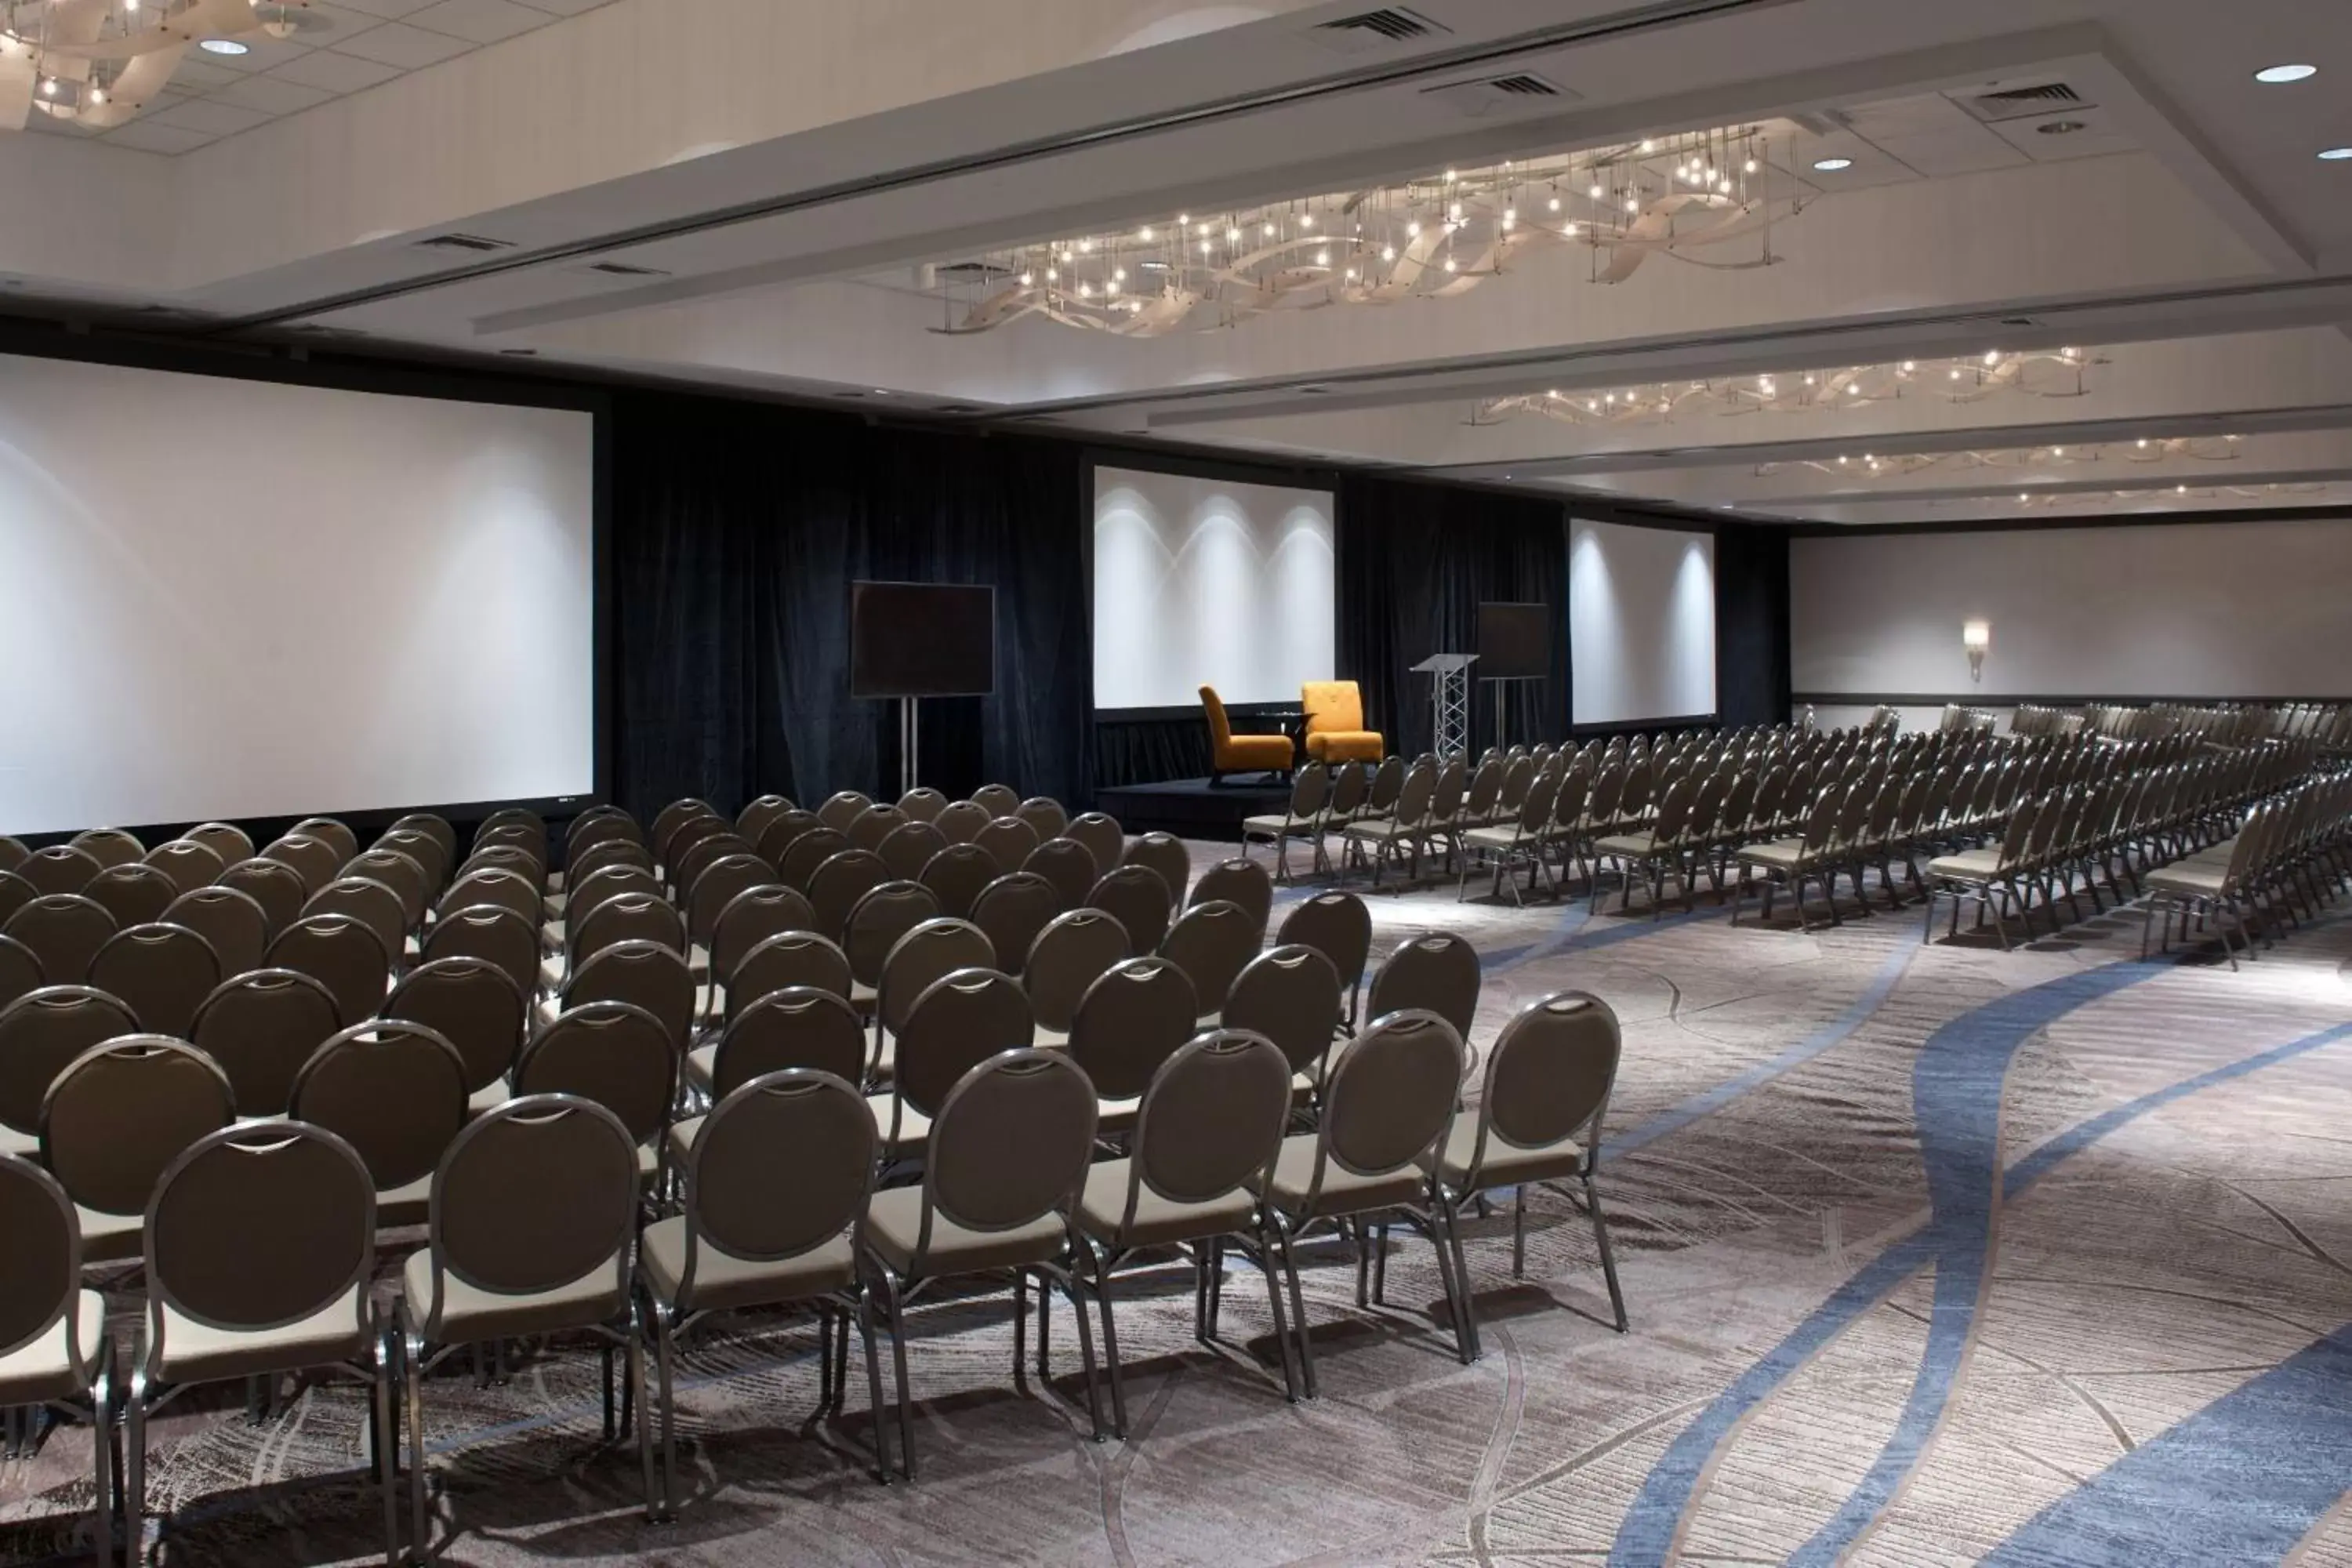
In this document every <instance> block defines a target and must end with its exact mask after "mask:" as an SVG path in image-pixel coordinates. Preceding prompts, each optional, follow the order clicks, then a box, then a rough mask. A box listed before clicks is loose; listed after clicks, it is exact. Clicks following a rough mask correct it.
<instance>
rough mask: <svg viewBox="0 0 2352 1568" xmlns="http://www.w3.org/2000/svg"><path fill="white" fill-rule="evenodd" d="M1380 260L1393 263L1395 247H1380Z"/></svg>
mask: <svg viewBox="0 0 2352 1568" xmlns="http://www.w3.org/2000/svg"><path fill="white" fill-rule="evenodd" d="M1395 259H1396V247H1395V246H1393V245H1383V246H1381V260H1382V261H1394V260H1395Z"/></svg>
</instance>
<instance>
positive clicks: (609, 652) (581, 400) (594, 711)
mask: <svg viewBox="0 0 2352 1568" xmlns="http://www.w3.org/2000/svg"><path fill="white" fill-rule="evenodd" d="M281 353H282V354H283V355H284V356H285V357H280V355H281ZM0 356H8V357H14V358H18V359H37V360H54V361H58V362H62V363H73V364H89V365H102V366H108V367H111V368H114V369H118V370H135V371H157V372H162V373H165V374H176V375H201V376H211V377H213V378H215V379H217V380H221V381H232V382H238V381H251V382H267V383H271V384H277V385H280V386H292V387H308V388H315V389H317V390H319V391H322V392H356V393H366V394H372V395H376V396H383V397H415V398H423V399H427V400H430V401H433V402H437V403H460V404H478V405H487V406H490V407H500V408H541V409H551V410H555V411H558V412H564V413H575V414H585V415H587V416H589V420H590V434H589V448H590V454H591V462H592V465H593V471H592V474H591V477H590V481H589V493H590V498H591V500H590V510H589V525H588V526H589V533H588V551H589V583H590V592H589V638H590V647H591V650H592V652H591V655H590V662H591V666H592V668H591V670H590V699H589V701H590V709H589V714H590V717H589V727H590V740H589V754H590V760H591V770H590V771H591V775H592V780H591V786H590V789H589V790H588V792H587V793H586V794H584V795H541V796H530V797H512V798H505V799H498V800H476V801H414V802H409V803H406V804H404V805H398V806H357V807H354V806H342V805H337V804H335V803H331V802H320V803H319V804H318V805H313V806H311V807H310V808H309V809H308V811H307V812H305V813H304V814H303V815H307V816H335V817H339V818H341V820H343V821H344V822H347V823H349V824H350V825H351V826H352V830H353V831H354V832H356V833H358V834H360V835H361V836H362V837H367V836H368V835H369V834H371V833H373V832H380V831H381V830H382V829H383V827H385V826H389V825H390V824H391V823H392V822H393V821H394V820H395V819H396V818H398V817H400V816H404V815H406V814H407V813H410V812H420V811H425V812H433V813H435V814H436V815H438V816H444V817H446V818H447V819H448V820H449V821H450V822H451V823H453V824H456V825H459V826H463V825H465V824H467V823H472V822H478V821H480V820H481V819H482V818H484V817H486V816H489V815H490V814H491V813H492V812H494V811H499V810H503V809H505V808H507V807H509V806H520V807H523V808H525V809H527V810H530V811H534V812H537V813H539V814H540V815H541V816H545V817H549V818H551V819H554V818H562V817H568V816H576V815H578V814H579V813H580V812H582V811H584V810H587V809H588V808H589V807H591V806H593V805H602V804H604V802H606V801H608V800H610V799H611V798H612V793H613V771H614V770H613V762H614V742H615V739H616V737H615V734H614V702H615V689H616V679H615V671H614V651H615V650H614V636H613V631H614V614H613V571H612V558H613V530H612V516H613V430H614V419H613V403H614V399H613V395H612V394H610V393H608V392H605V391H604V390H602V389H600V388H596V387H592V386H586V385H576V384H567V383H563V382H557V381H549V380H542V379H539V378H534V377H526V376H520V375H512V374H499V373H498V372H495V371H483V372H466V371H455V370H451V371H439V370H427V369H421V368H414V367H410V366H404V365H398V364H391V363H377V362H374V361H370V360H362V359H319V360H314V359H311V358H310V357H309V354H308V351H306V350H303V349H300V348H294V349H287V350H282V351H275V352H269V353H260V352H257V351H255V350H253V349H250V348H244V349H217V348H209V347H204V346H198V345H194V344H186V343H158V342H128V341H124V340H121V339H117V338H109V337H104V336H100V335H97V334H91V335H89V336H84V337H79V338H76V339H75V340H73V341H72V342H58V339H57V337H56V336H55V335H54V334H53V333H42V332H35V331H30V330H28V329H27V328H26V327H25V326H23V325H20V324H10V325H7V326H0ZM224 820H227V821H232V822H236V823H239V824H245V825H251V828H252V830H253V831H254V832H255V840H256V843H257V844H258V843H261V842H265V841H266V840H265V839H263V838H262V837H261V835H262V834H263V833H268V836H269V837H276V836H277V835H278V833H280V832H282V831H283V830H284V829H285V828H286V827H287V826H291V825H292V824H293V823H295V822H297V821H299V820H300V818H299V816H282V815H272V814H260V815H251V816H230V817H226V818H225V819H224ZM84 826H89V827H96V826H113V827H122V828H126V829H128V830H130V831H131V832H132V833H134V834H136V835H138V836H139V837H141V838H142V839H143V840H145V841H147V842H149V843H151V844H152V843H156V842H160V841H161V840H162V839H163V838H168V837H173V836H174V835H175V834H177V833H179V832H181V831H183V830H184V829H185V828H187V827H190V826H194V823H193V822H185V821H164V822H118V823H105V824H100V823H95V822H93V823H89V824H85V825H84ZM5 831H6V829H5V826H0V832H5ZM76 831H79V829H70V830H59V831H38V832H27V833H22V834H18V835H16V837H18V838H19V839H20V840H21V841H22V842H23V843H24V844H25V845H26V847H30V848H36V849H37V848H42V847H46V846H48V845H51V844H62V843H65V842H66V841H68V839H70V838H71V837H73V836H74V833H75V832H76Z"/></svg>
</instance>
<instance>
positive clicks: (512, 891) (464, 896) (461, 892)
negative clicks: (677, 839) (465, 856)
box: [264, 862, 653, 934]
mask: <svg viewBox="0 0 2352 1568" xmlns="http://www.w3.org/2000/svg"><path fill="white" fill-rule="evenodd" d="M264 863H265V864H267V863H268V862H264ZM652 880H653V879H652V877H651V875H650V874H646V882H647V884H648V885H650V884H651V883H652ZM578 897H579V894H578V893H577V892H575V893H574V894H573V895H572V898H573V900H575V901H576V900H577V899H578ZM483 905H489V906H491V907H494V908H497V909H502V910H513V911H514V912H515V913H516V914H518V915H520V916H521V917H522V918H523V920H525V921H528V922H529V923H530V927H531V929H532V930H533V931H537V930H538V929H539V926H540V924H541V921H543V920H544V919H545V918H546V902H545V900H544V898H543V897H542V896H541V892H540V890H539V888H538V886H537V884H535V883H533V882H532V881H531V879H530V878H528V877H525V876H523V875H522V874H521V873H520V872H517V871H508V870H502V869H500V868H497V867H494V866H486V867H479V868H476V869H474V870H471V871H467V872H466V873H464V874H463V875H462V876H460V877H458V878H457V879H456V880H455V881H453V882H451V883H450V884H449V886H448V887H447V888H446V889H443V890H442V893H441V900H440V904H439V906H438V908H437V909H436V913H435V921H436V924H437V923H438V922H439V921H443V920H446V919H447V918H448V917H449V916H450V915H452V914H454V913H456V912H457V910H468V909H475V908H478V907H480V906H483ZM428 934H429V933H428Z"/></svg>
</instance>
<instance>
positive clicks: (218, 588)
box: [0, 356, 596, 833]
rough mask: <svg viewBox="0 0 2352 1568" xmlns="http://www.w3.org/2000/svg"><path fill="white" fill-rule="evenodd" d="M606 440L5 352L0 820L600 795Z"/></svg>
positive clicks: (36, 824) (432, 407) (561, 413)
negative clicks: (597, 554) (601, 512)
mask: <svg viewBox="0 0 2352 1568" xmlns="http://www.w3.org/2000/svg"><path fill="white" fill-rule="evenodd" d="M594 426H595V420H594V416H593V414H592V413H590V412H588V411H586V410H583V409H554V408H538V407H515V406H507V405H488V404H479V403H460V402H447V401H441V400H438V399H434V398H423V397H407V396H391V395H380V394H374V393H361V392H348V391H341V390H331V389H324V388H320V387H315V386H294V385H281V384H275V383H268V382H257V381H240V380H233V379H227V378H222V377H215V376H202V375H183V374H167V373H163V372H158V371H150V370H136V369H128V368H123V367H120V366H112V365H97V364H81V363H66V362H60V361H51V360H41V359H26V358H17V357H11V356H0V584H5V601H0V832H9V833H46V832H56V831H63V830H67V829H74V828H80V827H87V826H95V825H99V824H109V823H111V824H121V825H136V826H145V825H153V824H171V823H181V822H188V821H194V820H198V819H203V818H208V817H229V818H235V817H255V816H293V815H298V814H303V813H310V812H344V811H367V810H373V809H389V808H397V807H407V806H418V805H457V804H463V803H469V802H484V801H499V800H521V799H541V798H548V797H554V796H561V795H584V794H587V793H590V792H591V791H592V790H593V789H594V787H595V784H596V778H595V680H594V672H595V647H594V621H595V616H594V584H593V535H594V510H595V428H594Z"/></svg>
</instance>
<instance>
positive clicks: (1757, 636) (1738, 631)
mask: <svg viewBox="0 0 2352 1568" xmlns="http://www.w3.org/2000/svg"><path fill="white" fill-rule="evenodd" d="M1789 680H1790V675H1789V536H1788V534H1786V533H1785V532H1783V531H1780V530H1779V529H1775V528H1763V527H1753V526H1738V525H1733V526H1727V527H1724V528H1721V529H1719V530H1717V533H1716V538H1715V703H1716V710H1717V713H1718V714H1720V715H1721V717H1722V720H1723V722H1724V723H1725V724H1727V725H1738V724H1778V723H1780V722H1781V721H1783V720H1785V719H1787V718H1788V717H1789Z"/></svg>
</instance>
